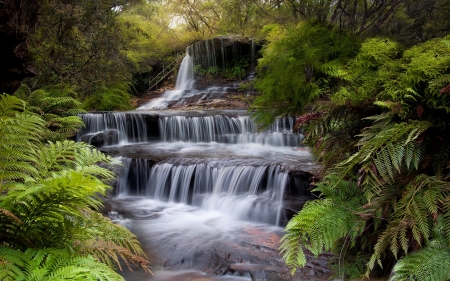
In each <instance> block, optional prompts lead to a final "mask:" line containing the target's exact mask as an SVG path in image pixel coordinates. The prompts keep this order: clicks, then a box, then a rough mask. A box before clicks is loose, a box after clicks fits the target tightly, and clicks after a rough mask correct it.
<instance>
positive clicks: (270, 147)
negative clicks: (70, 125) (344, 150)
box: [77, 37, 317, 281]
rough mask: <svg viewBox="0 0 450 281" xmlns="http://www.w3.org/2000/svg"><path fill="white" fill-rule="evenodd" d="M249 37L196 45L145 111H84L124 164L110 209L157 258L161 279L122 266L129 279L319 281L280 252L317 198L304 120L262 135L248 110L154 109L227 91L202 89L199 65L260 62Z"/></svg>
mask: <svg viewBox="0 0 450 281" xmlns="http://www.w3.org/2000/svg"><path fill="white" fill-rule="evenodd" d="M247 43H248V44H247ZM247 43H245V42H240V44H234V43H232V41H231V40H229V38H227V37H223V38H220V39H217V38H216V39H213V40H207V41H203V42H198V43H195V44H193V45H192V46H191V47H189V48H187V49H186V56H185V57H184V59H183V61H182V63H181V66H180V70H179V72H178V77H177V83H176V89H175V90H173V91H167V92H165V93H164V94H163V96H162V97H161V98H159V99H155V100H153V101H151V102H150V103H149V104H147V105H144V106H142V107H141V108H139V109H141V110H146V111H140V112H127V113H89V114H83V115H81V117H82V119H83V121H84V122H85V124H86V128H85V129H83V130H81V131H80V132H79V134H78V136H77V140H79V141H85V142H89V143H92V144H93V145H95V146H97V147H99V149H101V150H103V151H104V152H105V153H108V154H110V155H111V156H113V157H115V158H116V159H117V160H119V161H120V162H121V163H122V165H121V166H120V167H117V168H116V169H115V172H116V173H117V174H118V178H117V181H116V183H115V196H114V197H113V198H110V199H106V200H105V210H108V211H109V216H110V217H111V218H112V219H113V220H114V221H115V222H118V223H121V224H123V225H124V226H126V227H127V228H129V229H130V230H131V231H132V232H133V233H135V234H136V236H137V237H138V238H139V240H140V242H141V245H142V246H143V249H144V251H145V252H146V254H147V256H148V257H151V259H152V260H151V262H152V267H153V268H152V271H153V273H155V275H154V276H150V275H149V274H148V273H147V272H139V271H138V275H136V272H134V273H133V274H131V273H130V274H127V273H126V272H125V273H124V272H122V273H121V274H122V275H123V276H124V277H125V279H126V280H127V281H169V280H170V281H172V280H211V281H251V280H261V281H271V280H287V281H299V280H317V279H314V278H309V277H307V278H298V275H297V277H292V275H290V274H289V270H288V269H287V268H285V267H284V266H283V265H282V264H281V263H280V260H281V257H280V255H279V254H278V253H277V247H278V242H279V237H280V234H279V233H280V231H281V229H282V228H281V227H280V226H283V225H284V224H285V223H286V222H287V220H288V219H289V218H290V217H291V216H292V215H293V214H294V213H295V212H296V211H298V210H299V209H300V208H301V206H303V204H304V203H305V201H306V200H309V199H310V198H311V193H310V192H309V190H308V187H309V181H310V175H311V174H310V173H311V172H314V170H315V165H314V159H313V157H312V156H311V154H310V152H309V150H308V149H307V148H304V147H301V145H300V142H301V140H302V139H303V135H302V134H297V133H295V132H294V124H295V118H293V117H283V118H278V119H277V120H276V121H275V122H274V124H273V125H271V126H269V127H268V128H266V129H265V130H262V131H261V130H259V128H258V126H257V124H255V123H254V121H253V120H252V118H251V117H250V116H248V112H247V111H245V110H221V111H208V110H199V111H189V112H188V111H183V110H180V111H172V110H170V111H169V110H167V111H150V110H149V109H164V108H166V107H167V106H169V103H170V106H172V105H173V104H175V103H178V101H174V100H176V99H180V98H181V97H183V98H184V97H186V100H189V102H190V103H194V102H195V101H194V98H196V97H194V96H192V95H194V94H195V95H198V96H201V99H206V98H207V97H206V96H207V95H209V94H210V93H209V92H208V91H209V90H211V91H212V92H214V93H213V94H212V95H214V94H216V93H217V94H218V95H219V94H222V93H221V92H220V91H221V90H220V89H225V88H220V89H219V88H218V87H214V88H213V87H211V88H208V89H206V90H203V92H201V94H200V92H199V91H197V90H196V89H193V83H194V65H197V64H202V66H203V67H212V66H218V67H220V66H222V65H225V64H226V63H227V62H228V61H230V59H233V60H235V59H240V56H241V55H244V54H246V56H247V57H246V58H248V55H249V54H250V56H251V57H250V58H251V61H252V63H253V62H254V61H255V60H256V54H255V51H256V48H255V44H254V42H253V41H252V42H247ZM250 43H251V45H250ZM218 44H220V45H218ZM245 44H247V45H246V46H244V45H245ZM245 48H248V50H247V51H248V52H247V51H244V49H245ZM250 52H251V53H250ZM213 98H214V99H215V97H213ZM181 102H182V99H180V104H182V103H181Z"/></svg>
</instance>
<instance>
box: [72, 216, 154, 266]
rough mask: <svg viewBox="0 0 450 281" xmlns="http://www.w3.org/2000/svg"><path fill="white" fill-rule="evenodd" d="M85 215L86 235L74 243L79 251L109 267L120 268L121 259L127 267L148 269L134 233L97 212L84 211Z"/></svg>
mask: <svg viewBox="0 0 450 281" xmlns="http://www.w3.org/2000/svg"><path fill="white" fill-rule="evenodd" d="M86 217H87V221H86V224H85V229H86V235H85V236H84V237H80V240H79V241H78V242H77V243H76V245H77V247H79V248H80V252H82V253H86V254H90V255H93V256H95V257H96V258H97V259H98V260H100V261H102V262H104V263H106V264H108V265H110V266H111V267H114V266H118V267H119V269H122V267H121V261H123V262H124V263H125V264H126V266H127V267H128V268H131V265H138V266H140V267H142V268H143V269H144V270H147V271H149V266H148V261H147V260H146V259H145V258H144V257H145V254H144V252H143V251H142V249H141V246H140V243H139V241H138V240H137V237H136V236H135V235H134V234H132V233H130V232H129V231H128V230H127V229H126V228H125V227H123V226H121V225H118V224H115V223H113V222H111V220H109V219H107V218H105V217H104V216H102V215H101V214H99V213H96V212H86ZM86 238H87V240H86Z"/></svg>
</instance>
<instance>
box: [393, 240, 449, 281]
mask: <svg viewBox="0 0 450 281" xmlns="http://www.w3.org/2000/svg"><path fill="white" fill-rule="evenodd" d="M449 268H450V248H448V247H425V248H422V249H420V250H418V251H415V252H414V253H411V254H409V255H407V256H405V257H404V258H402V259H400V260H399V261H398V262H397V263H396V264H395V266H394V269H393V270H392V274H391V277H390V279H389V280H391V281H407V280H417V281H428V280H433V281H446V280H449V279H450V271H449V270H448V269H449Z"/></svg>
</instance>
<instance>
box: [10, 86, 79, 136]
mask: <svg viewBox="0 0 450 281" xmlns="http://www.w3.org/2000/svg"><path fill="white" fill-rule="evenodd" d="M15 96H18V97H21V98H22V99H23V100H26V101H27V108H28V110H30V111H32V112H34V113H36V114H38V115H39V116H41V118H42V119H44V120H45V122H46V126H45V127H46V130H45V131H44V132H43V134H42V137H43V138H44V139H47V140H53V141H57V140H64V139H67V138H69V137H72V136H74V135H75V134H76V133H77V131H78V130H79V129H80V128H81V127H83V126H84V123H83V121H82V120H81V119H80V118H79V117H78V114H81V113H85V111H84V110H82V109H81V103H80V102H79V101H78V100H77V94H76V93H75V92H74V91H73V90H72V89H70V88H68V87H67V86H64V85H55V86H47V87H45V88H43V89H38V90H35V91H33V92H30V90H29V89H28V87H26V86H25V85H22V86H21V88H20V89H19V91H17V92H16V93H15Z"/></svg>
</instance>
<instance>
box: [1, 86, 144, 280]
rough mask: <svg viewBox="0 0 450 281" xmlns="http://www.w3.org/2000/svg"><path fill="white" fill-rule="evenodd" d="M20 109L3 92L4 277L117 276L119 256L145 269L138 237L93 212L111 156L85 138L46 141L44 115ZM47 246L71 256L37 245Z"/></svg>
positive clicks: (17, 102) (106, 187)
mask: <svg viewBox="0 0 450 281" xmlns="http://www.w3.org/2000/svg"><path fill="white" fill-rule="evenodd" d="M23 106H24V103H23V102H22V101H20V100H18V99H17V98H14V97H11V96H7V95H3V96H2V97H1V100H0V107H1V108H2V109H4V111H2V112H0V133H1V134H0V160H1V161H0V245H2V248H1V251H3V252H2V253H4V255H6V256H5V257H4V256H1V255H2V254H1V253H0V267H3V268H4V272H5V273H4V274H5V275H4V276H3V275H2V278H0V279H2V280H25V279H26V280H35V279H36V280H52V278H53V280H59V279H61V278H62V279H64V278H67V277H68V276H70V278H71V279H75V280H81V279H83V278H88V279H89V280H112V279H115V280H117V278H116V277H117V275H114V274H115V273H114V272H113V271H112V269H113V268H115V267H116V266H119V267H120V263H119V261H121V260H123V261H125V263H126V264H127V265H130V264H136V265H139V266H141V267H142V268H144V269H145V270H148V262H147V261H146V259H145V257H144V254H143V252H142V250H141V248H140V244H139V242H138V241H137V239H136V237H135V236H134V235H133V234H131V233H130V232H129V231H128V230H126V229H125V228H123V227H121V226H118V225H115V224H113V223H112V222H111V221H110V220H108V219H106V218H104V217H103V216H102V215H101V214H99V213H97V212H95V211H93V210H99V209H100V208H101V206H102V203H101V198H102V197H103V196H105V195H106V192H107V191H108V190H110V188H111V187H110V186H109V185H108V184H107V182H108V181H109V180H111V179H112V178H113V176H114V175H113V173H112V172H111V171H110V170H108V169H107V168H105V167H100V166H99V165H98V164H99V163H106V164H108V165H109V164H112V160H111V158H110V157H108V156H106V155H104V154H103V153H101V152H100V151H98V150H95V149H93V148H92V146H90V145H88V144H85V143H76V142H73V141H68V140H66V141H57V142H47V143H42V142H41V141H40V138H39V135H40V132H41V131H42V129H43V128H44V125H45V122H44V120H42V119H41V118H40V117H39V116H37V115H36V114H32V113H29V112H27V111H26V108H24V107H23ZM80 245H83V246H80ZM88 245H89V246H88ZM48 247H51V248H55V247H56V248H59V249H65V248H69V249H72V250H73V251H74V254H70V255H69V254H64V253H62V252H60V251H62V250H58V249H55V250H51V251H50V250H39V249H44V248H48ZM33 248H38V249H37V250H33ZM17 249H20V250H25V251H24V252H20V251H19V250H17ZM26 249H28V250H26ZM55 251H56V252H57V253H56V252H55ZM21 253H23V255H24V256H20V255H21ZM16 254H17V255H18V256H19V257H20V259H19V260H17V255H16ZM90 254H92V255H90ZM93 255H95V257H96V258H94V257H93ZM113 261H115V263H114V262H113ZM91 265H92V266H95V267H96V269H97V270H92V268H91V267H90V266H91ZM50 268H51V269H50ZM19 269H20V270H19ZM111 272H112V273H113V274H112V273H111ZM0 274H3V271H2V273H0ZM52 274H53V275H52ZM111 274H112V275H111ZM108 278H109V279H108Z"/></svg>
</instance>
